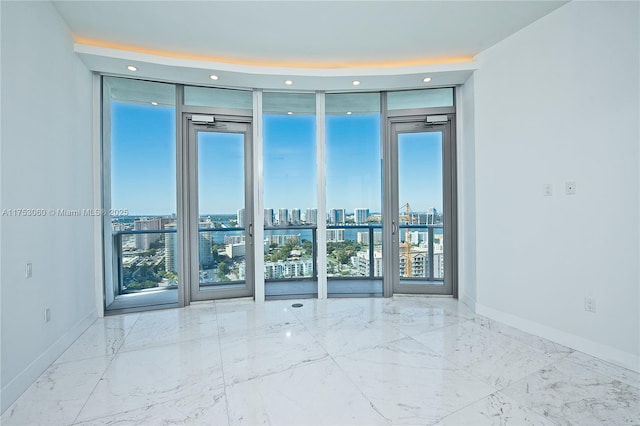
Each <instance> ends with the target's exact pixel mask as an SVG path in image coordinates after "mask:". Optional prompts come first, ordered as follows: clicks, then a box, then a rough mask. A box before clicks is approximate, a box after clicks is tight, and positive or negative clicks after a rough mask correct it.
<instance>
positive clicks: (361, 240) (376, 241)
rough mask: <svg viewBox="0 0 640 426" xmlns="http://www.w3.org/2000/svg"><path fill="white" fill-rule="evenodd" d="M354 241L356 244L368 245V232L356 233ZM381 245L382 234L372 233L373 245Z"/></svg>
mask: <svg viewBox="0 0 640 426" xmlns="http://www.w3.org/2000/svg"><path fill="white" fill-rule="evenodd" d="M356 241H357V242H358V244H363V245H368V244H369V233H368V232H358V233H357V234H356ZM380 244H382V232H374V233H373V245H376V246H378V245H380Z"/></svg>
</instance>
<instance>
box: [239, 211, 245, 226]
mask: <svg viewBox="0 0 640 426" xmlns="http://www.w3.org/2000/svg"><path fill="white" fill-rule="evenodd" d="M237 216H238V220H237V222H238V227H240V228H244V223H245V217H244V209H238V213H237Z"/></svg>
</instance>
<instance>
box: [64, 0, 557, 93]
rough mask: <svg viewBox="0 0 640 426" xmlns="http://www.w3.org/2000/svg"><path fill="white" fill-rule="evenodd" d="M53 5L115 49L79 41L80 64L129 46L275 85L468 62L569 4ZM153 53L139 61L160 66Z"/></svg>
mask: <svg viewBox="0 0 640 426" xmlns="http://www.w3.org/2000/svg"><path fill="white" fill-rule="evenodd" d="M53 3H54V5H55V7H56V8H57V9H58V11H59V13H60V15H61V16H62V17H63V19H64V20H65V21H66V22H67V23H68V25H69V27H70V28H71V31H72V32H73V33H74V35H75V36H76V37H79V38H81V39H86V40H87V39H88V40H91V41H93V42H98V43H102V44H109V45H111V46H112V47H113V46H115V47H116V48H117V49H116V50H115V51H114V50H113V49H105V48H104V47H95V46H89V47H87V46H81V48H80V49H78V48H77V49H76V50H77V51H78V50H80V52H79V53H81V56H82V54H84V57H83V59H84V60H85V62H89V63H91V62H92V60H91V59H87V56H105V57H116V56H119V57H120V59H123V57H126V58H124V59H125V60H126V59H131V56H130V53H131V52H132V51H133V52H138V53H139V52H140V51H143V50H144V51H147V53H151V56H155V57H165V58H167V57H171V58H172V59H174V60H175V59H176V57H178V56H183V57H182V58H179V59H180V60H181V61H184V63H183V64H182V66H185V65H186V63H187V62H192V63H195V62H199V64H200V65H199V66H198V67H196V68H203V67H208V68H210V69H217V68H224V67H220V66H218V65H220V64H223V65H224V64H227V65H229V64H231V65H236V66H241V67H244V68H242V70H243V71H245V72H248V73H253V74H264V72H263V71H261V70H264V68H265V67H266V68H270V67H271V68H274V69H275V68H278V71H277V72H274V73H273V74H277V76H278V80H277V81H278V82H279V83H278V84H280V79H279V76H285V75H287V74H300V73H301V74H305V72H303V71H300V70H302V69H305V68H307V69H309V68H311V69H315V70H316V71H317V72H315V75H316V76H317V75H318V74H321V72H320V70H325V71H327V70H342V71H343V72H341V73H339V74H331V73H330V72H329V73H328V74H327V72H325V73H324V74H325V75H328V76H332V75H333V76H334V77H337V76H347V75H354V76H356V75H358V74H363V70H364V69H369V70H371V69H373V68H377V69H385V68H387V69H396V70H397V72H383V73H382V74H386V75H389V74H407V73H408V72H407V71H412V70H413V71H416V72H415V73H416V74H420V71H422V70H420V69H419V68H420V67H423V68H424V67H426V68H425V69H426V70H428V69H429V66H430V65H429V64H433V63H440V64H442V63H445V62H447V61H449V60H450V59H453V58H459V57H464V58H467V59H471V58H473V57H474V56H475V55H477V54H478V53H480V52H482V51H483V50H485V49H487V48H489V47H490V46H492V45H494V44H495V43H497V42H499V41H500V40H503V39H504V38H506V37H508V36H509V35H511V34H513V33H515V32H516V31H518V30H520V29H522V28H523V27H525V26H527V25H529V24H530V23H532V22H534V21H536V20H538V19H540V18H541V17H542V16H544V15H546V14H548V13H550V12H551V11H553V10H555V9H557V8H558V7H560V6H561V5H562V4H564V3H566V1H514V0H511V1H362V0H361V1H329V0H325V1H289V2H280V1H148V0H147V1H54V2H53ZM83 44H85V43H83ZM89 44H92V43H89ZM83 49H84V50H83ZM118 51H120V53H117V52H118ZM122 51H128V53H127V54H122ZM100 52H102V53H100ZM114 52H116V53H114ZM127 55H129V56H127ZM151 56H144V55H142V56H139V58H140V59H141V60H143V61H147V62H150V63H156V64H157V62H158V60H157V59H155V60H154V59H152V58H151ZM184 56H189V58H186V59H185V58H184ZM95 59H96V58H94V61H93V62H100V61H97V60H95ZM103 59H104V58H103ZM102 62H104V61H102ZM203 63H204V65H203ZM206 63H208V65H206ZM168 65H176V64H175V63H172V64H168ZM205 65H206V66H205ZM97 66H98V65H96V64H93V65H90V67H93V68H96V67H97ZM101 66H104V64H103V65H101ZM117 66H121V64H118V65H117ZM407 66H413V68H415V69H407ZM416 67H417V68H416ZM354 68H356V69H354ZM453 68H454V70H455V66H454V67H453ZM252 69H253V70H258V71H256V72H253V71H252ZM283 70H287V72H283ZM295 70H298V71H300V72H298V71H295ZM347 70H348V71H347ZM101 71H104V70H101ZM231 71H233V69H231ZM441 71H442V70H441ZM457 71H459V69H458V70H457ZM307 73H308V72H307ZM312 74H313V73H312ZM364 74H366V73H364ZM208 83H211V81H209V82H208ZM220 84H224V82H223V81H220ZM234 85H235V84H234ZM360 89H363V88H360Z"/></svg>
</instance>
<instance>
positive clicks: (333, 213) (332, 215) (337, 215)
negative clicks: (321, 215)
mask: <svg viewBox="0 0 640 426" xmlns="http://www.w3.org/2000/svg"><path fill="white" fill-rule="evenodd" d="M344 219H345V212H344V209H331V210H329V223H344Z"/></svg>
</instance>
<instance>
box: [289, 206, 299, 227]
mask: <svg viewBox="0 0 640 426" xmlns="http://www.w3.org/2000/svg"><path fill="white" fill-rule="evenodd" d="M291 224H292V225H300V209H292V210H291Z"/></svg>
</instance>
